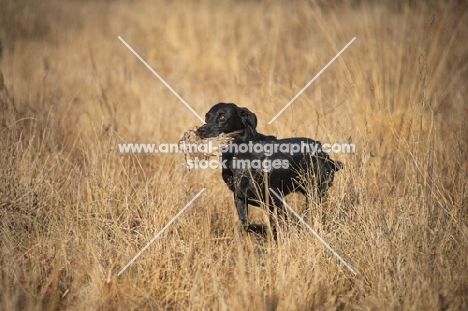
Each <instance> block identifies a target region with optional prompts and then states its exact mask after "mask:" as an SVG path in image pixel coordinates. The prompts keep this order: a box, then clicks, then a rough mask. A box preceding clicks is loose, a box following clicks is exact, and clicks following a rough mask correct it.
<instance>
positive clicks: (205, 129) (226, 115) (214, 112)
mask: <svg viewBox="0 0 468 311" xmlns="http://www.w3.org/2000/svg"><path fill="white" fill-rule="evenodd" d="M256 127H257V116H255V114H254V113H252V112H251V111H250V110H249V109H247V108H242V107H238V106H237V105H235V104H232V103H219V104H216V105H214V106H213V107H211V109H210V110H209V111H208V112H207V113H206V115H205V124H204V125H203V126H201V127H199V128H198V130H197V134H198V136H200V137H201V138H209V137H216V136H218V135H219V134H221V133H231V132H234V131H239V130H244V131H246V132H247V131H254V132H255V129H256Z"/></svg>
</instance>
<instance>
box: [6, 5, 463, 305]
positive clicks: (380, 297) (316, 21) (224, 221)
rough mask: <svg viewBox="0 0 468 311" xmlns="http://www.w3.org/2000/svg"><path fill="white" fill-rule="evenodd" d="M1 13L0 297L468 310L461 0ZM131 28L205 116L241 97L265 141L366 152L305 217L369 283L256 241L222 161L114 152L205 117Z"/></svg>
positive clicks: (298, 201)
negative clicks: (196, 166)
mask: <svg viewBox="0 0 468 311" xmlns="http://www.w3.org/2000/svg"><path fill="white" fill-rule="evenodd" d="M0 12H1V13H0V27H1V28H0V38H1V63H0V69H1V72H2V73H3V77H4V82H2V83H1V84H0V85H1V89H0V106H1V111H2V114H1V115H0V123H1V129H0V148H1V149H0V167H1V169H0V194H1V195H0V200H1V201H0V206H1V207H0V234H1V239H0V247H1V253H0V254H1V256H0V266H1V268H0V309H3V310H15V309H18V310H19V309H21V310H40V309H47V310H57V309H71V310H73V309H76V310H89V309H112V310H113V309H119V310H128V309H138V310H141V309H153V310H154V309H177V310H180V309H195V310H201V309H222V310H237V309H250V310H276V309H278V310H303V309H312V310H328V309H331V310H334V309H340V310H347V309H366V310H383V309H387V310H388V309H396V310H435V309H437V310H439V309H440V310H456V309H464V308H465V309H466V308H468V295H467V293H468V260H467V256H468V255H467V254H468V218H467V215H468V213H467V212H468V210H467V206H468V185H467V168H468V164H467V161H468V154H467V150H468V138H467V137H468V131H467V125H466V120H467V119H468V106H467V103H466V99H467V98H468V88H467V85H468V84H467V78H468V70H467V64H468V46H467V43H466V33H467V32H468V23H467V21H468V16H467V6H466V3H464V2H462V1H460V2H457V1H452V2H447V4H445V2H444V1H440V2H438V1H430V2H427V3H426V4H417V3H414V2H405V1H397V2H391V1H388V2H380V3H376V4H371V3H368V2H362V3H361V2H359V1H353V2H350V3H349V4H347V3H342V2H340V1H335V2H327V1H317V2H315V1H311V2H303V1H293V2H287V1H284V2H271V1H270V2H268V1H267V2H262V1H225V2H216V1H208V0H201V1H195V2H189V1H173V2H169V1H161V2H153V1H129V2H125V1H117V2H111V1H99V2H91V1H56V0H48V1H44V2H36V1H20V2H17V1H3V2H2V3H1V4H0ZM118 36H121V37H122V38H123V39H124V40H126V41H127V42H128V43H129V44H130V45H131V46H132V47H133V48H134V49H135V50H136V51H137V52H138V53H139V54H140V55H141V56H142V57H143V58H144V59H145V60H146V61H147V62H148V63H149V64H150V65H151V66H152V67H153V68H154V69H155V70H156V71H157V72H158V73H159V74H160V75H161V76H162V77H163V78H164V79H165V80H166V81H167V82H168V83H169V84H170V85H171V86H172V87H173V88H174V89H175V90H176V91H177V92H179V94H180V95H181V96H182V97H183V98H184V99H185V100H186V101H187V102H188V103H189V104H190V105H191V106H192V107H193V108H194V109H195V110H196V111H197V112H198V113H199V114H200V115H202V116H203V114H204V113H205V112H206V111H207V110H208V109H209V108H210V107H211V105H213V104H215V103H217V102H219V101H229V102H235V103H237V104H238V105H240V106H245V107H248V108H249V109H250V110H252V111H253V112H255V113H256V114H257V116H258V118H259V126H258V129H259V131H260V132H263V133H268V134H274V135H277V136H278V137H287V136H293V135H297V136H307V137H312V138H315V139H319V140H321V141H323V142H347V141H351V142H354V143H355V144H356V148H357V152H356V154H352V155H334V156H333V157H334V158H337V159H340V160H341V161H343V162H345V165H346V168H345V170H343V171H340V172H339V173H338V174H337V176H336V179H335V183H334V187H333V188H332V189H331V191H330V192H329V194H328V200H327V202H325V203H324V204H322V205H317V206H315V207H314V209H313V213H312V219H311V221H310V223H311V225H312V226H313V227H314V229H316V230H318V231H319V233H320V234H321V235H322V236H323V238H324V239H325V240H326V241H327V242H328V243H329V244H330V245H331V246H332V247H333V248H334V249H335V250H336V251H337V252H338V253H339V254H340V255H342V257H344V259H345V260H346V261H347V262H348V263H349V264H350V265H351V266H352V267H354V268H355V269H356V270H357V271H358V272H359V275H358V276H357V277H355V276H353V275H352V274H350V273H349V272H348V271H347V270H346V268H345V267H344V266H343V265H341V264H340V263H339V262H338V261H337V260H336V258H335V257H334V256H333V255H331V254H330V253H329V252H328V251H327V250H326V249H325V248H324V247H323V245H321V244H320V242H318V241H317V239H315V238H314V237H313V236H312V234H310V233H309V232H308V231H307V230H305V229H304V228H303V227H301V226H300V225H291V226H289V228H288V231H287V232H282V233H281V234H282V235H281V239H280V240H279V241H278V243H274V242H270V241H269V240H268V239H263V238H260V237H257V236H252V235H248V234H245V233H244V232H243V231H242V230H241V228H240V226H239V224H238V220H237V216H236V212H235V208H234V205H233V200H232V195H231V194H230V193H229V190H228V189H227V187H226V186H225V185H224V183H223V182H222V180H221V176H220V173H219V171H216V170H215V171H206V170H196V171H187V170H185V168H184V165H183V157H182V156H181V155H179V154H176V155H174V154H157V155H145V156H143V155H126V156H124V155H121V154H119V153H118V150H117V143H121V142H157V143H158V142H159V143H163V142H164V143H167V142H171V143H173V142H177V140H178V139H179V138H180V137H181V135H182V133H183V131H184V130H186V129H188V127H189V126H191V125H196V124H199V123H200V122H199V121H198V119H197V118H196V117H195V116H194V115H192V114H191V113H190V112H189V111H188V110H187V109H186V108H185V107H184V106H183V104H182V103H181V102H179V100H178V99H177V98H176V97H175V96H173V94H171V93H170V91H169V90H167V89H166V87H165V86H164V85H163V84H162V83H161V82H160V81H159V80H157V78H156V77H155V76H154V75H153V74H152V73H151V72H150V71H149V70H148V69H147V68H146V67H144V65H143V64H142V63H141V62H140V61H139V60H138V59H136V57H135V56H134V55H133V54H131V52H130V51H129V50H128V49H127V48H126V47H125V46H124V45H123V44H122V43H121V42H120V41H119V40H118V39H117V37H118ZM353 37H357V40H356V41H355V42H354V43H353V44H352V45H351V46H350V47H349V48H348V49H347V50H346V51H345V52H344V53H343V55H342V56H341V57H340V58H338V59H337V61H336V62H334V63H333V64H332V65H331V66H330V67H329V68H328V69H327V70H326V71H325V72H324V73H323V74H322V75H321V76H320V77H319V78H318V79H317V80H316V81H315V82H314V83H313V84H312V85H311V86H310V88H309V89H307V90H306V91H305V92H304V93H303V94H302V95H301V96H300V97H299V98H298V99H297V100H296V101H295V102H294V103H293V104H292V105H291V107H289V108H288V109H287V110H286V111H285V112H284V113H283V114H282V115H281V116H280V117H279V118H278V119H277V120H276V121H275V122H274V123H273V124H272V125H268V124H267V122H268V121H269V120H271V118H272V117H273V116H274V115H275V114H276V113H277V112H278V111H279V110H280V109H281V108H282V107H283V106H284V105H285V104H286V103H287V102H288V101H289V100H290V99H291V98H292V97H293V96H294V95H295V94H296V93H297V92H298V91H299V90H300V89H301V88H302V87H303V86H304V85H305V84H306V83H307V82H308V81H309V80H310V79H311V78H312V77H313V76H314V75H315V74H316V73H317V72H318V71H319V70H320V69H321V68H322V67H323V66H324V65H325V64H326V63H327V62H328V61H329V60H330V59H331V58H332V57H333V56H334V55H335V54H336V53H337V52H338V51H339V50H340V49H341V48H342V47H343V46H344V45H345V44H346V43H347V42H349V40H351V39H352V38H353ZM203 187H205V188H207V190H206V191H205V192H204V193H203V195H202V196H201V197H200V198H199V199H197V200H196V201H195V202H194V203H193V205H192V206H191V207H190V209H189V210H188V211H187V212H185V213H184V214H183V215H182V216H181V217H180V218H179V219H178V220H177V221H176V222H175V223H174V224H173V225H172V226H171V227H170V228H169V229H168V230H167V231H166V232H165V233H164V234H163V235H162V236H161V237H160V238H159V239H158V240H156V241H155V242H154V243H153V244H152V245H151V247H149V248H148V249H147V251H146V252H145V253H143V255H141V256H140V257H139V258H138V259H137V260H136V261H135V262H134V263H133V265H131V266H130V267H129V268H128V270H126V271H125V272H124V273H123V274H122V275H121V277H119V278H117V276H116V274H117V272H118V271H119V270H120V269H121V268H122V267H123V266H124V265H125V264H126V263H127V262H128V261H129V260H130V259H131V258H132V257H133V256H134V255H135V254H136V253H137V252H138V251H139V250H140V249H141V248H142V247H143V246H144V245H145V244H146V243H147V242H148V241H149V240H150V239H151V238H152V237H153V236H154V234H155V233H156V232H157V231H159V230H160V229H161V228H162V227H163V226H164V225H165V223H167V221H169V220H170V219H171V218H172V217H173V216H174V215H175V214H176V213H177V212H178V211H179V210H180V209H181V208H182V207H183V206H184V205H185V204H186V203H187V202H188V201H189V200H190V199H191V198H192V197H193V196H194V195H195V194H196V193H197V192H198V191H199V190H200V189H201V188H203ZM287 201H288V202H289V203H290V205H292V206H293V207H294V208H295V209H296V210H298V211H301V212H302V211H303V210H304V205H305V204H304V200H303V199H302V198H301V197H298V196H291V197H288V198H287ZM250 212H251V218H252V219H255V220H258V221H263V220H264V219H265V214H264V212H263V211H261V210H258V209H254V210H251V211H250ZM321 215H326V219H327V222H326V223H322V222H321V221H320V219H321ZM291 221H292V222H293V223H294V221H293V220H291Z"/></svg>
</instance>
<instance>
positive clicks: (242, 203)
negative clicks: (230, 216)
mask: <svg viewBox="0 0 468 311" xmlns="http://www.w3.org/2000/svg"><path fill="white" fill-rule="evenodd" d="M234 201H235V203H236V209H237V215H239V220H240V222H241V225H242V227H243V228H244V229H245V230H248V227H249V222H248V221H247V200H246V199H245V198H240V197H239V196H237V195H236V194H234Z"/></svg>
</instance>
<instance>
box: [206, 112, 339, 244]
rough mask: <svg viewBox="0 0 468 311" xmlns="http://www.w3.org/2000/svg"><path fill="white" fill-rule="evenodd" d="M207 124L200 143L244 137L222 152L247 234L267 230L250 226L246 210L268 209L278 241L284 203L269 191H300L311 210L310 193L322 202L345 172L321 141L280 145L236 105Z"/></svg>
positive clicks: (296, 140)
mask: <svg viewBox="0 0 468 311" xmlns="http://www.w3.org/2000/svg"><path fill="white" fill-rule="evenodd" d="M205 122H206V123H205V124H204V125H203V126H201V127H199V128H198V130H197V134H198V135H199V136H200V137H201V138H209V137H216V136H218V135H219V134H221V133H231V132H234V131H242V132H241V134H238V136H236V137H235V138H234V139H233V140H232V141H231V142H230V143H229V144H228V145H227V146H225V147H224V148H223V149H222V150H221V153H220V164H221V165H222V176H223V180H224V182H225V183H226V184H227V185H228V187H229V189H231V191H233V192H234V202H235V205H236V208H237V213H238V215H239V219H240V222H241V224H242V226H243V227H244V228H245V229H246V230H247V231H253V232H257V233H259V232H261V233H264V232H265V229H266V228H265V226H263V225H257V224H249V222H248V220H247V209H248V205H249V204H251V205H254V206H261V204H267V205H268V207H269V209H270V225H271V227H272V230H273V234H274V237H275V238H276V226H275V222H274V217H273V215H274V208H275V206H276V207H277V208H278V210H277V211H278V212H280V213H281V214H280V213H278V214H280V216H282V218H283V220H284V219H285V217H286V216H285V214H284V213H283V209H282V206H283V202H282V200H280V199H279V198H277V197H276V196H275V195H271V194H270V193H269V191H268V189H269V188H271V189H273V190H274V191H275V192H276V193H278V194H280V195H282V196H286V195H288V194H289V193H291V192H295V191H298V192H300V193H302V194H303V195H305V197H306V202H307V209H308V210H309V208H310V207H309V203H310V202H309V200H308V196H307V191H311V190H312V191H314V193H315V194H316V197H317V198H318V199H319V200H321V199H322V198H323V197H324V196H325V193H326V191H327V189H328V187H330V186H331V185H332V183H333V178H334V173H335V172H336V171H338V170H340V169H342V168H343V163H341V162H339V161H333V160H332V159H330V157H329V155H328V153H326V152H324V151H322V149H321V147H322V145H321V144H320V142H318V141H314V140H312V139H309V138H303V137H297V138H286V139H277V138H276V137H275V136H267V135H263V134H260V133H258V132H257V130H256V127H257V117H256V116H255V114H254V113H252V112H251V111H249V110H248V109H247V108H242V107H238V106H237V105H235V104H232V103H219V104H216V105H214V106H213V107H212V108H211V109H210V110H209V111H208V113H207V114H206V116H205ZM311 187H312V189H311Z"/></svg>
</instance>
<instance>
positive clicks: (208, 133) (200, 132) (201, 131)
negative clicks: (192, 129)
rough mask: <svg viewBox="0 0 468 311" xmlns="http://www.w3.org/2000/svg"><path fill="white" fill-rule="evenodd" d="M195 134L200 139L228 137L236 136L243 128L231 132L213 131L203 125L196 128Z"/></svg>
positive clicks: (242, 131)
mask: <svg viewBox="0 0 468 311" xmlns="http://www.w3.org/2000/svg"><path fill="white" fill-rule="evenodd" d="M196 133H197V136H198V137H200V138H201V139H208V138H215V137H229V138H232V139H234V138H236V137H238V136H240V135H241V134H242V133H244V130H237V131H232V132H218V133H216V132H214V131H212V130H210V129H207V128H204V127H203V126H201V127H199V128H198V129H197V130H196Z"/></svg>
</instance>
